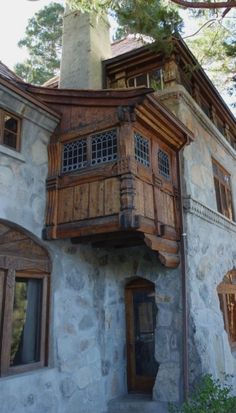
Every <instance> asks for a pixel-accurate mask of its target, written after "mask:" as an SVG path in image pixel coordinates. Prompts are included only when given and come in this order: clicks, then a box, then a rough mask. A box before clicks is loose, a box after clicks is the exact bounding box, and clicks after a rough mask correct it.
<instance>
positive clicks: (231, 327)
mask: <svg viewBox="0 0 236 413" xmlns="http://www.w3.org/2000/svg"><path fill="white" fill-rule="evenodd" d="M217 293H218V296H219V300H220V308H221V311H222V313H223V317H224V325H225V330H226V332H227V334H228V337H229V342H230V345H231V347H232V348H235V349H236V269H233V270H232V271H229V272H228V273H227V274H226V276H225V277H224V279H223V281H222V283H220V284H219V285H218V287H217Z"/></svg>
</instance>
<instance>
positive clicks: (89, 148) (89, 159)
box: [61, 127, 119, 175]
mask: <svg viewBox="0 0 236 413" xmlns="http://www.w3.org/2000/svg"><path fill="white" fill-rule="evenodd" d="M113 131H115V134H116V136H115V138H116V157H115V158H114V159H111V160H107V161H104V162H96V163H95V162H94V163H93V161H94V160H93V151H92V145H93V139H94V138H98V137H99V135H102V134H103V133H104V134H105V133H107V132H113ZM77 141H78V142H79V141H81V142H82V141H85V142H86V152H85V153H86V165H85V166H82V167H81V168H77V169H72V170H70V171H65V170H63V169H64V147H65V146H66V145H68V144H74V143H76V142H77ZM118 158H119V145H118V130H117V128H116V127H113V128H109V129H105V130H102V131H99V132H96V133H91V134H89V135H87V136H79V137H78V136H76V137H74V138H73V139H70V140H68V141H64V142H61V173H62V174H63V175H67V174H71V173H78V172H83V171H86V170H91V169H94V168H99V167H102V166H104V165H107V164H110V163H112V162H117V160H118Z"/></svg>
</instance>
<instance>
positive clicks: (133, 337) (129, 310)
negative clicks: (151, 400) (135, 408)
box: [125, 278, 158, 393]
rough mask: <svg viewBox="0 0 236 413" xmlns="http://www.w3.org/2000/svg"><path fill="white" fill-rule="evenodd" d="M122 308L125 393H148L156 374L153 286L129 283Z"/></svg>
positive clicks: (143, 280) (135, 282) (149, 283)
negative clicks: (124, 308)
mask: <svg viewBox="0 0 236 413" xmlns="http://www.w3.org/2000/svg"><path fill="white" fill-rule="evenodd" d="M125 305H126V340H127V381H128V391H129V392H142V393H151V392H152V388H153V385H154V382H155V377H156V374H157V371H158V363H157V362H156V360H155V325H156V314H157V307H156V304H155V286H154V284H153V283H152V282H150V281H147V280H145V279H142V278H139V279H135V280H134V281H132V282H130V283H129V284H128V285H127V286H126V288H125Z"/></svg>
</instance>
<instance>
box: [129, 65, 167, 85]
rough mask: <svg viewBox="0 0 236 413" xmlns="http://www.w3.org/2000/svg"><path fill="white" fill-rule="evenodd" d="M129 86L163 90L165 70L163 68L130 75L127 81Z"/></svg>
mask: <svg viewBox="0 0 236 413" xmlns="http://www.w3.org/2000/svg"><path fill="white" fill-rule="evenodd" d="M127 84H128V87H141V86H143V87H152V88H153V89H154V90H162V89H163V88H164V82H163V70H162V69H161V68H159V69H155V70H152V71H151V72H147V73H141V74H138V75H136V76H133V77H130V78H129V79H128V81H127Z"/></svg>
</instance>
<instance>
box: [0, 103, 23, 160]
mask: <svg viewBox="0 0 236 413" xmlns="http://www.w3.org/2000/svg"><path fill="white" fill-rule="evenodd" d="M6 115H8V116H11V117H12V118H13V119H15V120H16V121H17V132H16V133H15V135H16V146H15V147H13V146H10V145H7V144H6V143H4V131H5V129H6V128H5V121H4V117H5V116H6ZM21 123H22V119H21V118H20V117H19V116H17V115H15V114H14V113H12V112H10V111H8V110H5V109H2V108H0V145H3V146H4V147H6V148H8V149H11V150H13V151H16V152H20V146H21V142H20V136H21Z"/></svg>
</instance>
